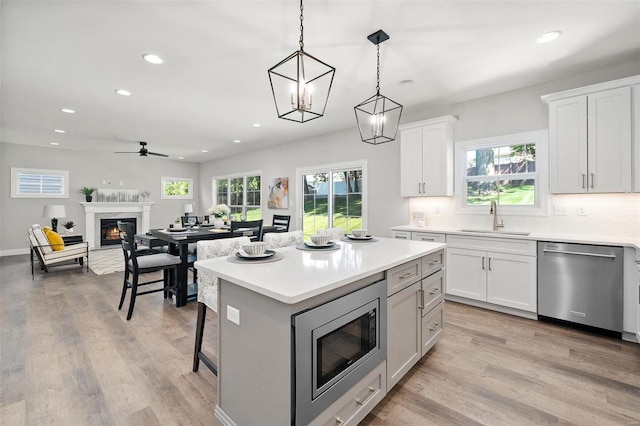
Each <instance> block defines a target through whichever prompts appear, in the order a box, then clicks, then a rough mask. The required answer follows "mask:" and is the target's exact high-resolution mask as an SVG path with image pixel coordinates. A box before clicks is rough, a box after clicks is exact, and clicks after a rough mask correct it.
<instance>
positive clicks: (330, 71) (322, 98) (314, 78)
mask: <svg viewBox="0 0 640 426" xmlns="http://www.w3.org/2000/svg"><path fill="white" fill-rule="evenodd" d="M303 10H304V8H303V6H302V0H300V41H299V43H300V50H299V51H297V52H293V53H292V54H291V55H289V56H287V57H286V58H285V59H283V60H282V61H280V62H279V63H278V64H277V65H275V66H273V67H272V68H271V69H270V70H269V81H270V82H271V91H272V92H273V100H274V101H275V103H276V111H277V113H278V117H279V118H282V119H285V120H291V121H297V122H298V123H304V122H306V121H310V120H314V119H316V118H320V117H322V116H323V115H324V110H325V108H326V107H327V101H328V99H329V92H330V91H331V85H332V84H333V76H334V74H335V72H336V69H335V68H334V67H332V66H330V65H327V64H325V63H324V62H322V61H320V60H318V59H316V58H314V57H313V56H311V55H309V54H308V53H307V52H305V51H304V40H303V30H304V27H303V25H302V21H303V18H304V16H303Z"/></svg>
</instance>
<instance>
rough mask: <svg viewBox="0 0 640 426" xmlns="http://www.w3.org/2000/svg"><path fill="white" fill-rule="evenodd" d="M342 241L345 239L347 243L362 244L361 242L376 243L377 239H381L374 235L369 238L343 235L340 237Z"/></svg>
mask: <svg viewBox="0 0 640 426" xmlns="http://www.w3.org/2000/svg"><path fill="white" fill-rule="evenodd" d="M340 241H344V242H346V243H356V244H360V243H375V242H376V241H380V240H379V239H377V238H376V237H373V238H371V239H368V240H352V239H351V238H349V237H342V238H340Z"/></svg>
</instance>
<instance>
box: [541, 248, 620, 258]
mask: <svg viewBox="0 0 640 426" xmlns="http://www.w3.org/2000/svg"><path fill="white" fill-rule="evenodd" d="M542 251H543V252H545V253H560V254H573V255H577V256H592V257H607V258H610V259H615V258H616V255H615V254H599V253H585V252H582V251H564V250H551V249H542Z"/></svg>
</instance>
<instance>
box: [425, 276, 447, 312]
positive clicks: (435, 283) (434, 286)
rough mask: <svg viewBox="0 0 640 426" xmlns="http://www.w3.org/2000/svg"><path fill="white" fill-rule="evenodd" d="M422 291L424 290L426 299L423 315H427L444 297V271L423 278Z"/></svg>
mask: <svg viewBox="0 0 640 426" xmlns="http://www.w3.org/2000/svg"><path fill="white" fill-rule="evenodd" d="M422 291H423V292H424V296H423V297H424V301H423V306H424V308H423V309H422V315H423V316H424V315H427V314H428V313H429V312H431V310H432V309H433V308H434V307H435V306H436V305H437V304H438V303H440V302H441V301H442V299H443V298H444V295H443V293H444V271H439V272H436V273H435V274H433V275H431V276H429V277H427V278H425V279H424V280H422Z"/></svg>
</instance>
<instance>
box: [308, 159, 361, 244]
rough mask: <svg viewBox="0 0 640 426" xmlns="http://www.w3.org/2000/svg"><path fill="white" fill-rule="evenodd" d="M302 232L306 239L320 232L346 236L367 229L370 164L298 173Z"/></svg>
mask: <svg viewBox="0 0 640 426" xmlns="http://www.w3.org/2000/svg"><path fill="white" fill-rule="evenodd" d="M296 174H297V179H298V182H300V188H301V191H299V197H301V199H302V203H300V200H299V202H298V205H302V206H303V211H302V215H303V217H302V230H303V232H304V235H305V238H308V237H310V236H311V235H313V234H315V233H316V232H317V231H318V230H319V229H326V228H337V227H339V228H342V229H343V230H344V231H345V233H349V232H351V231H352V230H354V229H361V228H366V215H365V212H366V161H362V162H354V163H343V164H335V165H329V166H319V167H314V168H309V169H298V170H297V173H296Z"/></svg>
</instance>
